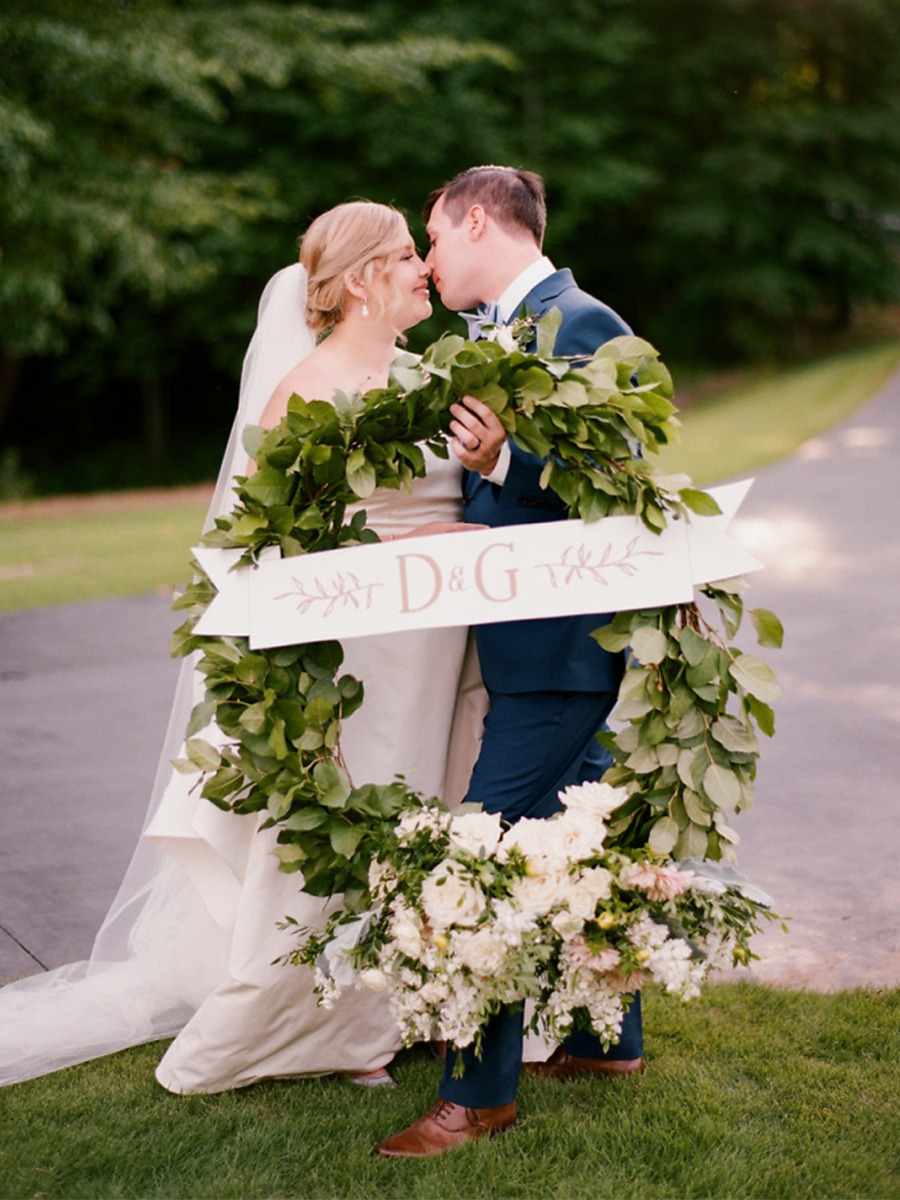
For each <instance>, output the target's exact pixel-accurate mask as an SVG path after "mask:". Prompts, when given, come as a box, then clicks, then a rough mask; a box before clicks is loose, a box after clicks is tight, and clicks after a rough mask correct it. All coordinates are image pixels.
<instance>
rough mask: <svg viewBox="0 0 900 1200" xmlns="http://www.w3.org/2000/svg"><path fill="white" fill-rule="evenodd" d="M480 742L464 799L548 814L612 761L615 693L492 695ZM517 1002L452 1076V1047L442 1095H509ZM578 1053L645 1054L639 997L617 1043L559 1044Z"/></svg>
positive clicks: (501, 1100)
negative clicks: (603, 736) (601, 735)
mask: <svg viewBox="0 0 900 1200" xmlns="http://www.w3.org/2000/svg"><path fill="white" fill-rule="evenodd" d="M490 699H491V709H490V712H489V713H488V715H487V717H486V718H485V722H484V740H483V742H482V746H481V753H480V754H479V757H478V762H477V763H476V764H475V770H474V771H473V773H472V780H471V782H470V784H469V791H468V795H467V796H466V799H467V800H470V801H473V802H475V803H479V804H481V805H482V807H483V808H484V810H485V811H486V812H499V813H500V814H501V815H502V816H503V818H504V820H507V821H517V820H519V819H520V818H521V817H550V816H552V815H553V814H554V813H555V812H558V811H559V810H560V808H561V807H562V806H561V804H560V801H559V792H560V791H561V790H562V789H563V788H565V787H568V786H569V785H570V784H575V783H586V782H588V780H594V779H599V778H600V777H601V775H602V774H603V772H604V771H605V770H606V768H607V767H608V766H609V765H610V758H609V755H608V753H607V751H606V750H605V749H604V748H603V746H601V745H600V743H599V742H598V741H597V740H596V737H595V735H596V734H597V732H598V731H600V730H601V729H605V728H606V718H607V717H608V716H609V713H610V712H611V710H612V708H613V705H614V704H615V702H616V693H615V692H524V693H521V694H516V695H506V694H496V695H495V694H492V695H491V697H490ZM522 1025H523V1012H522V1009H521V1008H520V1007H513V1008H505V1009H503V1010H502V1011H501V1012H499V1013H498V1014H497V1015H496V1016H495V1017H493V1018H492V1019H491V1021H490V1022H489V1023H488V1025H487V1026H486V1028H485V1031H484V1040H483V1042H482V1056H481V1058H477V1057H476V1056H475V1054H474V1051H473V1050H472V1048H471V1047H468V1048H467V1049H466V1050H463V1051H461V1054H462V1061H463V1068H464V1070H463V1075H462V1077H461V1078H459V1079H454V1078H453V1067H454V1063H455V1062H456V1058H457V1055H456V1053H455V1052H454V1051H452V1050H450V1051H448V1054H447V1061H446V1064H445V1067H444V1077H443V1079H442V1080H441V1086H440V1089H439V1090H440V1095H441V1096H442V1097H443V1098H444V1099H445V1100H451V1101H453V1102H454V1103H455V1104H463V1105H465V1106H466V1107H468V1108H493V1107H495V1106H497V1105H500V1104H509V1103H510V1102H511V1101H513V1100H514V1099H515V1096H516V1089H517V1087H518V1083H519V1075H520V1074H521V1070H522ZM564 1047H565V1049H566V1050H567V1051H568V1052H569V1053H570V1054H574V1055H577V1056H578V1057H579V1058H613V1059H627V1058H640V1057H641V1056H642V1055H643V1052H644V1049H643V1027H642V1024H641V998H640V994H637V995H635V997H634V1001H633V1003H632V1005H631V1007H630V1008H629V1010H628V1012H627V1013H626V1015H625V1020H624V1022H623V1026H622V1037H621V1039H620V1041H619V1042H618V1043H617V1044H616V1045H615V1046H611V1047H610V1049H609V1050H608V1051H606V1050H604V1049H603V1046H602V1045H601V1043H600V1041H599V1039H598V1038H596V1037H594V1035H593V1034H590V1033H587V1032H585V1031H582V1030H576V1031H575V1032H573V1033H572V1035H571V1036H570V1037H568V1038H567V1039H566V1041H565V1043H564Z"/></svg>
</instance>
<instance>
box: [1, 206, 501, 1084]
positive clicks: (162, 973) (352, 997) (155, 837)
mask: <svg viewBox="0 0 900 1200" xmlns="http://www.w3.org/2000/svg"><path fill="white" fill-rule="evenodd" d="M427 276H428V272H427V268H426V267H425V264H424V263H423V262H422V259H421V258H420V257H419V255H418V254H417V252H416V249H415V246H414V244H413V241H412V238H411V236H410V233H409V230H408V228H407V225H406V222H405V220H404V218H403V216H402V215H401V214H400V213H399V212H397V211H396V210H395V209H393V208H390V207H388V206H385V205H380V204H372V203H369V202H365V201H358V202H353V203H350V204H344V205H339V206H338V207H337V208H335V209H332V210H331V211H329V212H327V213H325V214H323V215H322V216H321V217H318V218H317V219H316V220H315V221H314V222H313V223H312V224H311V225H310V227H309V229H308V230H307V232H306V234H305V235H304V237H303V239H302V243H301V252H300V263H297V264H294V265H293V266H292V267H287V268H285V269H284V270H282V271H280V272H279V273H278V274H277V275H276V276H275V277H274V278H273V279H272V280H271V281H270V282H269V284H268V285H267V287H266V290H265V292H264V293H263V297H262V300H261V303H260V315H259V322H258V325H257V329H256V332H255V333H254V336H253V340H252V342H251V344H250V348H249V350H248V352H247V356H246V359H245V362H244V370H243V373H242V378H241V396H240V403H239V407H238V413H237V417H236V419H235V422H234V426H233V428H232V432H231V437H230V439H229V442H228V446H227V448H226V452H225V456H224V458H223V462H222V467H221V470H220V474H219V480H218V483H217V486H216V491H215V494H214V497H213V501H212V505H211V507H210V511H209V514H208V516H207V527H208V526H209V525H211V524H212V522H213V520H214V518H215V517H216V516H217V515H220V514H221V513H225V512H228V511H230V509H231V508H232V507H233V503H234V497H233V493H232V480H233V477H234V476H235V475H236V474H244V473H246V472H247V471H248V470H252V464H248V463H247V456H246V453H245V452H243V451H242V449H241V434H242V431H243V429H244V427H245V426H246V425H253V424H262V425H263V426H265V427H267V428H268V427H271V426H274V425H275V424H277V423H278V422H279V420H280V419H281V417H282V416H283V415H284V413H285V411H286V406H287V402H288V399H289V398H290V396H291V395H292V394H294V393H295V392H296V393H298V394H300V395H302V396H304V397H305V398H306V399H308V400H312V399H326V400H327V399H330V398H331V397H332V395H333V394H334V392H335V391H336V390H338V389H340V390H341V391H344V392H352V391H358V390H362V391H365V390H368V389H370V388H375V387H383V386H385V385H386V384H387V383H388V379H389V374H390V370H391V364H392V360H393V358H394V357H395V355H396V353H397V340H398V337H399V336H400V335H401V334H402V333H403V331H404V330H406V329H409V328H410V327H411V326H413V325H415V324H417V323H418V322H419V321H421V320H424V319H425V318H426V317H427V316H429V314H430V312H431V304H430V300H429V294H428V279H427ZM316 335H318V338H319V340H318V344H317V342H316ZM451 431H452V432H454V433H455V435H456V436H455V438H454V440H453V443H452V444H453V446H454V449H456V450H457V453H458V454H459V453H460V452H461V453H462V456H463V459H464V461H466V465H467V466H470V467H471V466H473V465H474V466H475V467H476V469H478V467H479V466H480V462H479V461H478V460H479V459H480V460H481V461H483V463H484V464H485V467H486V468H487V469H490V463H491V462H492V461H493V460H495V459H496V454H497V449H498V446H497V445H494V444H492V442H491V439H490V438H489V437H487V436H485V438H484V445H483V446H482V444H481V442H479V443H478V445H477V447H476V446H474V444H471V445H466V429H465V427H461V426H460V424H459V421H458V420H457V421H454V422H453V424H452V425H451ZM500 433H501V436H502V431H500ZM426 457H427V460H428V462H427V476H426V477H425V478H424V479H421V480H417V481H416V482H415V484H414V486H413V488H412V490H411V491H410V492H403V491H393V490H387V489H378V490H377V491H376V492H375V493H374V494H373V496H372V497H370V498H369V500H367V501H366V503H365V506H364V507H365V509H366V513H367V520H368V524H369V525H371V526H372V527H373V528H374V529H375V530H376V531H377V532H378V533H379V535H380V536H381V537H382V538H393V537H413V536H417V535H419V534H426V533H438V532H454V531H457V530H463V529H471V528H473V526H471V525H468V526H464V525H462V524H461V523H460V517H461V511H460V503H461V501H460V496H461V486H460V474H461V470H462V468H461V465H460V462H459V461H458V458H456V457H454V456H451V457H450V459H449V460H442V459H439V458H437V457H436V456H435V455H432V454H430V453H428V452H427V451H426ZM482 469H484V468H482ZM466 640H467V631H466V630H465V629H437V630H417V631H413V632H407V633H401V634H394V635H391V636H389V637H378V638H358V639H352V640H349V641H348V642H347V643H346V644H345V661H344V669H345V670H347V671H349V672H350V673H352V674H354V675H355V676H356V677H357V678H360V679H362V680H363V682H364V685H365V703H364V705H363V707H362V708H361V709H360V711H359V712H358V713H356V714H355V715H354V716H353V717H351V718H350V719H349V720H348V721H347V722H345V724H344V727H343V730H342V735H341V746H342V752H343V756H344V759H345V761H346V763H347V766H348V769H349V771H350V774H351V776H352V777H353V779H354V781H355V782H356V783H364V782H376V783H381V782H389V781H390V780H391V779H392V778H393V777H394V775H396V774H403V775H404V776H405V777H406V780H407V782H408V783H409V785H410V786H411V787H413V788H415V789H416V790H418V791H421V792H423V793H424V794H425V795H439V796H443V797H444V799H445V800H447V802H448V803H450V802H453V801H454V800H459V799H461V798H462V794H463V792H464V790H465V786H466V783H467V780H468V772H469V768H470V766H471V764H472V762H473V761H474V758H475V753H476V745H475V740H476V739H475V732H474V731H475V729H476V727H477V725H478V720H477V718H476V715H475V714H476V711H477V706H478V699H477V697H478V695H479V685H478V682H477V679H474V680H473V679H472V675H471V669H470V665H469V664H470V660H469V659H467V657H466ZM464 680H465V682H464ZM201 689H202V680H201V679H200V677H199V673H197V672H195V671H194V669H193V666H192V664H191V663H190V662H186V663H185V664H184V666H183V668H182V672H181V676H180V679H179V683H178V687H177V689H176V695H175V702H174V704H173V709H172V716H171V719H170V724H169V732H168V734H167V738H166V744H165V746H164V749H163V755H162V759H161V763H160V767H159V771H158V773H157V780H156V784H155V786H154V790H153V795H152V797H151V802H150V808H149V811H148V819H147V822H146V824H145V828H144V833H143V836H142V838H141V840H140V842H139V845H138V847H137V850H136V852H135V856H134V859H133V860H132V863H131V866H130V867H129V870H128V873H127V874H126V877H125V880H124V882H123V884H122V887H121V889H120V891H119V894H118V896H117V897H116V900H115V901H114V903H113V906H112V908H111V909H110V912H109V914H108V915H107V918H106V920H105V922H104V924H103V926H102V928H101V930H100V932H99V934H98V936H97V940H96V942H95V945H94V949H93V952H92V955H91V958H90V960H89V961H87V962H82V963H75V964H70V965H69V966H66V967H62V968H59V969H58V970H55V971H51V972H49V973H47V974H45V975H40V976H33V977H30V978H28V979H23V980H19V981H17V982H16V983H13V984H9V985H7V987H5V988H3V989H2V990H0V1083H3V1084H9V1083H14V1082H17V1081H19V1080H22V1079H28V1078H32V1077H35V1076H38V1075H43V1074H46V1073H48V1072H50V1071H54V1070H58V1069H60V1068H62V1067H66V1066H70V1065H72V1064H74V1063H78V1062H84V1061H86V1060H88V1059H91V1058H95V1057H99V1056H101V1055H104V1054H110V1053H113V1052H114V1051H116V1050H120V1049H123V1048H125V1047H126V1046H132V1045H137V1044H140V1043H143V1042H148V1041H153V1040H156V1039H159V1038H165V1037H171V1036H173V1035H176V1036H175V1040H174V1042H173V1043H172V1044H171V1046H170V1047H169V1048H168V1050H167V1051H166V1053H165V1055H164V1057H163V1059H162V1061H161V1062H160V1064H159V1067H158V1069H157V1078H158V1080H159V1082H160V1083H161V1084H162V1085H163V1086H164V1087H166V1088H168V1089H169V1090H170V1091H172V1092H177V1093H195V1092H201V1093H211V1092H220V1091H224V1090H227V1089H229V1088H235V1087H243V1086H246V1085H248V1084H251V1083H254V1082H256V1081H257V1080H260V1079H264V1078H272V1077H283V1076H297V1075H320V1074H325V1073H330V1072H342V1073H345V1074H347V1075H348V1076H349V1077H350V1078H351V1079H352V1080H354V1082H358V1083H362V1084H366V1085H368V1086H373V1085H374V1086H378V1085H379V1084H381V1083H390V1077H389V1076H388V1075H387V1072H386V1070H385V1068H386V1064H387V1063H388V1062H390V1060H391V1058H392V1057H393V1055H394V1054H395V1053H396V1051H397V1050H398V1049H399V1047H400V1039H399V1035H398V1031H397V1028H396V1026H395V1024H394V1022H393V1020H392V1019H391V1017H390V1013H389V1011H388V1009H387V1005H386V1000H385V1001H384V1002H382V1003H379V1002H380V1001H382V1000H383V998H382V997H373V995H372V994H371V993H363V992H354V991H347V992H345V993H344V995H343V996H342V997H341V999H340V1000H339V1001H338V1002H337V1003H336V1004H335V1005H334V1007H333V1008H332V1009H330V1010H326V1009H324V1008H320V1007H318V1006H317V1004H316V998H315V996H314V994H313V992H312V978H311V973H309V972H308V971H306V970H304V969H302V968H293V967H286V966H274V965H272V960H273V959H275V958H276V957H277V956H279V955H280V954H283V953H284V952H285V951H286V950H287V949H290V948H291V946H292V945H293V943H292V942H290V940H289V939H290V935H288V934H286V933H284V932H282V931H281V930H279V929H278V927H277V924H276V923H277V922H278V921H280V920H281V919H282V918H283V917H284V916H285V915H288V914H290V915H291V916H293V917H295V918H297V919H298V920H299V921H300V923H301V924H306V925H311V924H314V923H316V922H320V921H324V919H325V917H326V916H327V913H328V912H329V911H330V906H329V904H328V903H327V902H324V901H321V900H319V899H316V898H314V897H311V896H308V895H306V894H304V893H301V892H300V891H299V883H298V877H297V876H295V875H286V874H284V873H282V872H280V871H279V870H278V867H277V862H276V860H275V857H274V855H273V853H272V849H273V846H274V844H275V834H274V831H272V830H267V831H260V830H259V829H258V826H259V824H260V823H261V820H262V818H261V817H259V816H258V815H255V814H253V815H243V816H238V815H236V814H233V813H225V812H222V811H220V810H219V809H217V808H216V807H215V806H213V805H212V804H211V803H209V802H208V801H206V800H204V799H202V798H200V797H199V796H198V795H197V793H196V791H194V792H193V793H192V792H191V790H190V789H191V786H192V783H193V780H191V779H186V778H185V777H184V776H181V775H179V774H177V773H176V772H174V771H173V770H172V769H171V767H170V766H169V763H170V761H171V759H172V758H173V757H176V756H177V755H178V754H179V751H180V747H181V742H182V739H183V737H184V731H185V728H186V725H187V720H188V716H189V714H190V711H191V709H192V707H193V704H194V702H195V699H196V698H197V695H198V692H199V691H200V690H201ZM462 715H464V719H460V718H461V716H462Z"/></svg>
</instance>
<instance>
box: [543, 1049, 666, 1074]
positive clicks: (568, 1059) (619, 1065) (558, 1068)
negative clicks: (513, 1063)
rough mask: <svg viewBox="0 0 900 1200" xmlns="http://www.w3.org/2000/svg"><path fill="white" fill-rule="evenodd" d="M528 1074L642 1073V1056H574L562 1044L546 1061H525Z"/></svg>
mask: <svg viewBox="0 0 900 1200" xmlns="http://www.w3.org/2000/svg"><path fill="white" fill-rule="evenodd" d="M525 1070H526V1071H527V1072H528V1073H529V1075H540V1076H541V1077H542V1078H543V1079H582V1078H584V1077H585V1076H586V1075H643V1073H644V1060H643V1059H642V1058H576V1057H575V1056H574V1055H573V1054H567V1053H566V1051H565V1050H563V1048H562V1046H560V1047H558V1048H557V1049H556V1050H554V1052H553V1053H552V1054H551V1055H550V1057H549V1058H548V1059H547V1061H546V1062H531V1063H525Z"/></svg>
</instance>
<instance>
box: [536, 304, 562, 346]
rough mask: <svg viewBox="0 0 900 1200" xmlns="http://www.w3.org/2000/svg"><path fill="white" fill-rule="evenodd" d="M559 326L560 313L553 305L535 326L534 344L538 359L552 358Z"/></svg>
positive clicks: (560, 322)
mask: <svg viewBox="0 0 900 1200" xmlns="http://www.w3.org/2000/svg"><path fill="white" fill-rule="evenodd" d="M560 325H562V311H561V310H560V309H559V308H557V307H556V306H555V305H554V306H553V308H551V309H550V310H549V312H546V313H545V314H544V315H543V316H542V317H541V318H540V319H539V320H538V322H537V325H536V326H535V343H536V351H537V354H538V357H539V358H552V357H553V350H554V347H555V346H556V337H557V334H558V333H559V327H560Z"/></svg>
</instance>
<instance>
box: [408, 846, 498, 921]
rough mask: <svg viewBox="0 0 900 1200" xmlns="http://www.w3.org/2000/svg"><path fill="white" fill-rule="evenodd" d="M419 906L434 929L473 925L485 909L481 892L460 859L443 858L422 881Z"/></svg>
mask: <svg viewBox="0 0 900 1200" xmlns="http://www.w3.org/2000/svg"><path fill="white" fill-rule="evenodd" d="M422 907H423V908H424V909H425V912H426V914H427V916H428V919H429V921H430V922H431V924H432V925H433V926H434V927H435V928H436V929H446V927H447V926H448V925H474V924H475V922H476V921H477V920H478V918H479V917H480V916H481V914H482V912H483V911H484V893H483V892H482V890H481V888H480V887H479V886H478V884H477V883H473V882H472V880H471V879H470V878H469V877H468V875H467V874H466V872H465V869H464V868H463V867H462V866H460V864H459V863H457V862H454V861H453V860H452V859H449V858H445V859H444V861H443V862H442V863H441V864H440V866H437V867H435V868H434V870H433V871H432V872H431V874H430V875H429V876H428V877H427V878H426V879H425V881H424V883H423V884H422Z"/></svg>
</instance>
